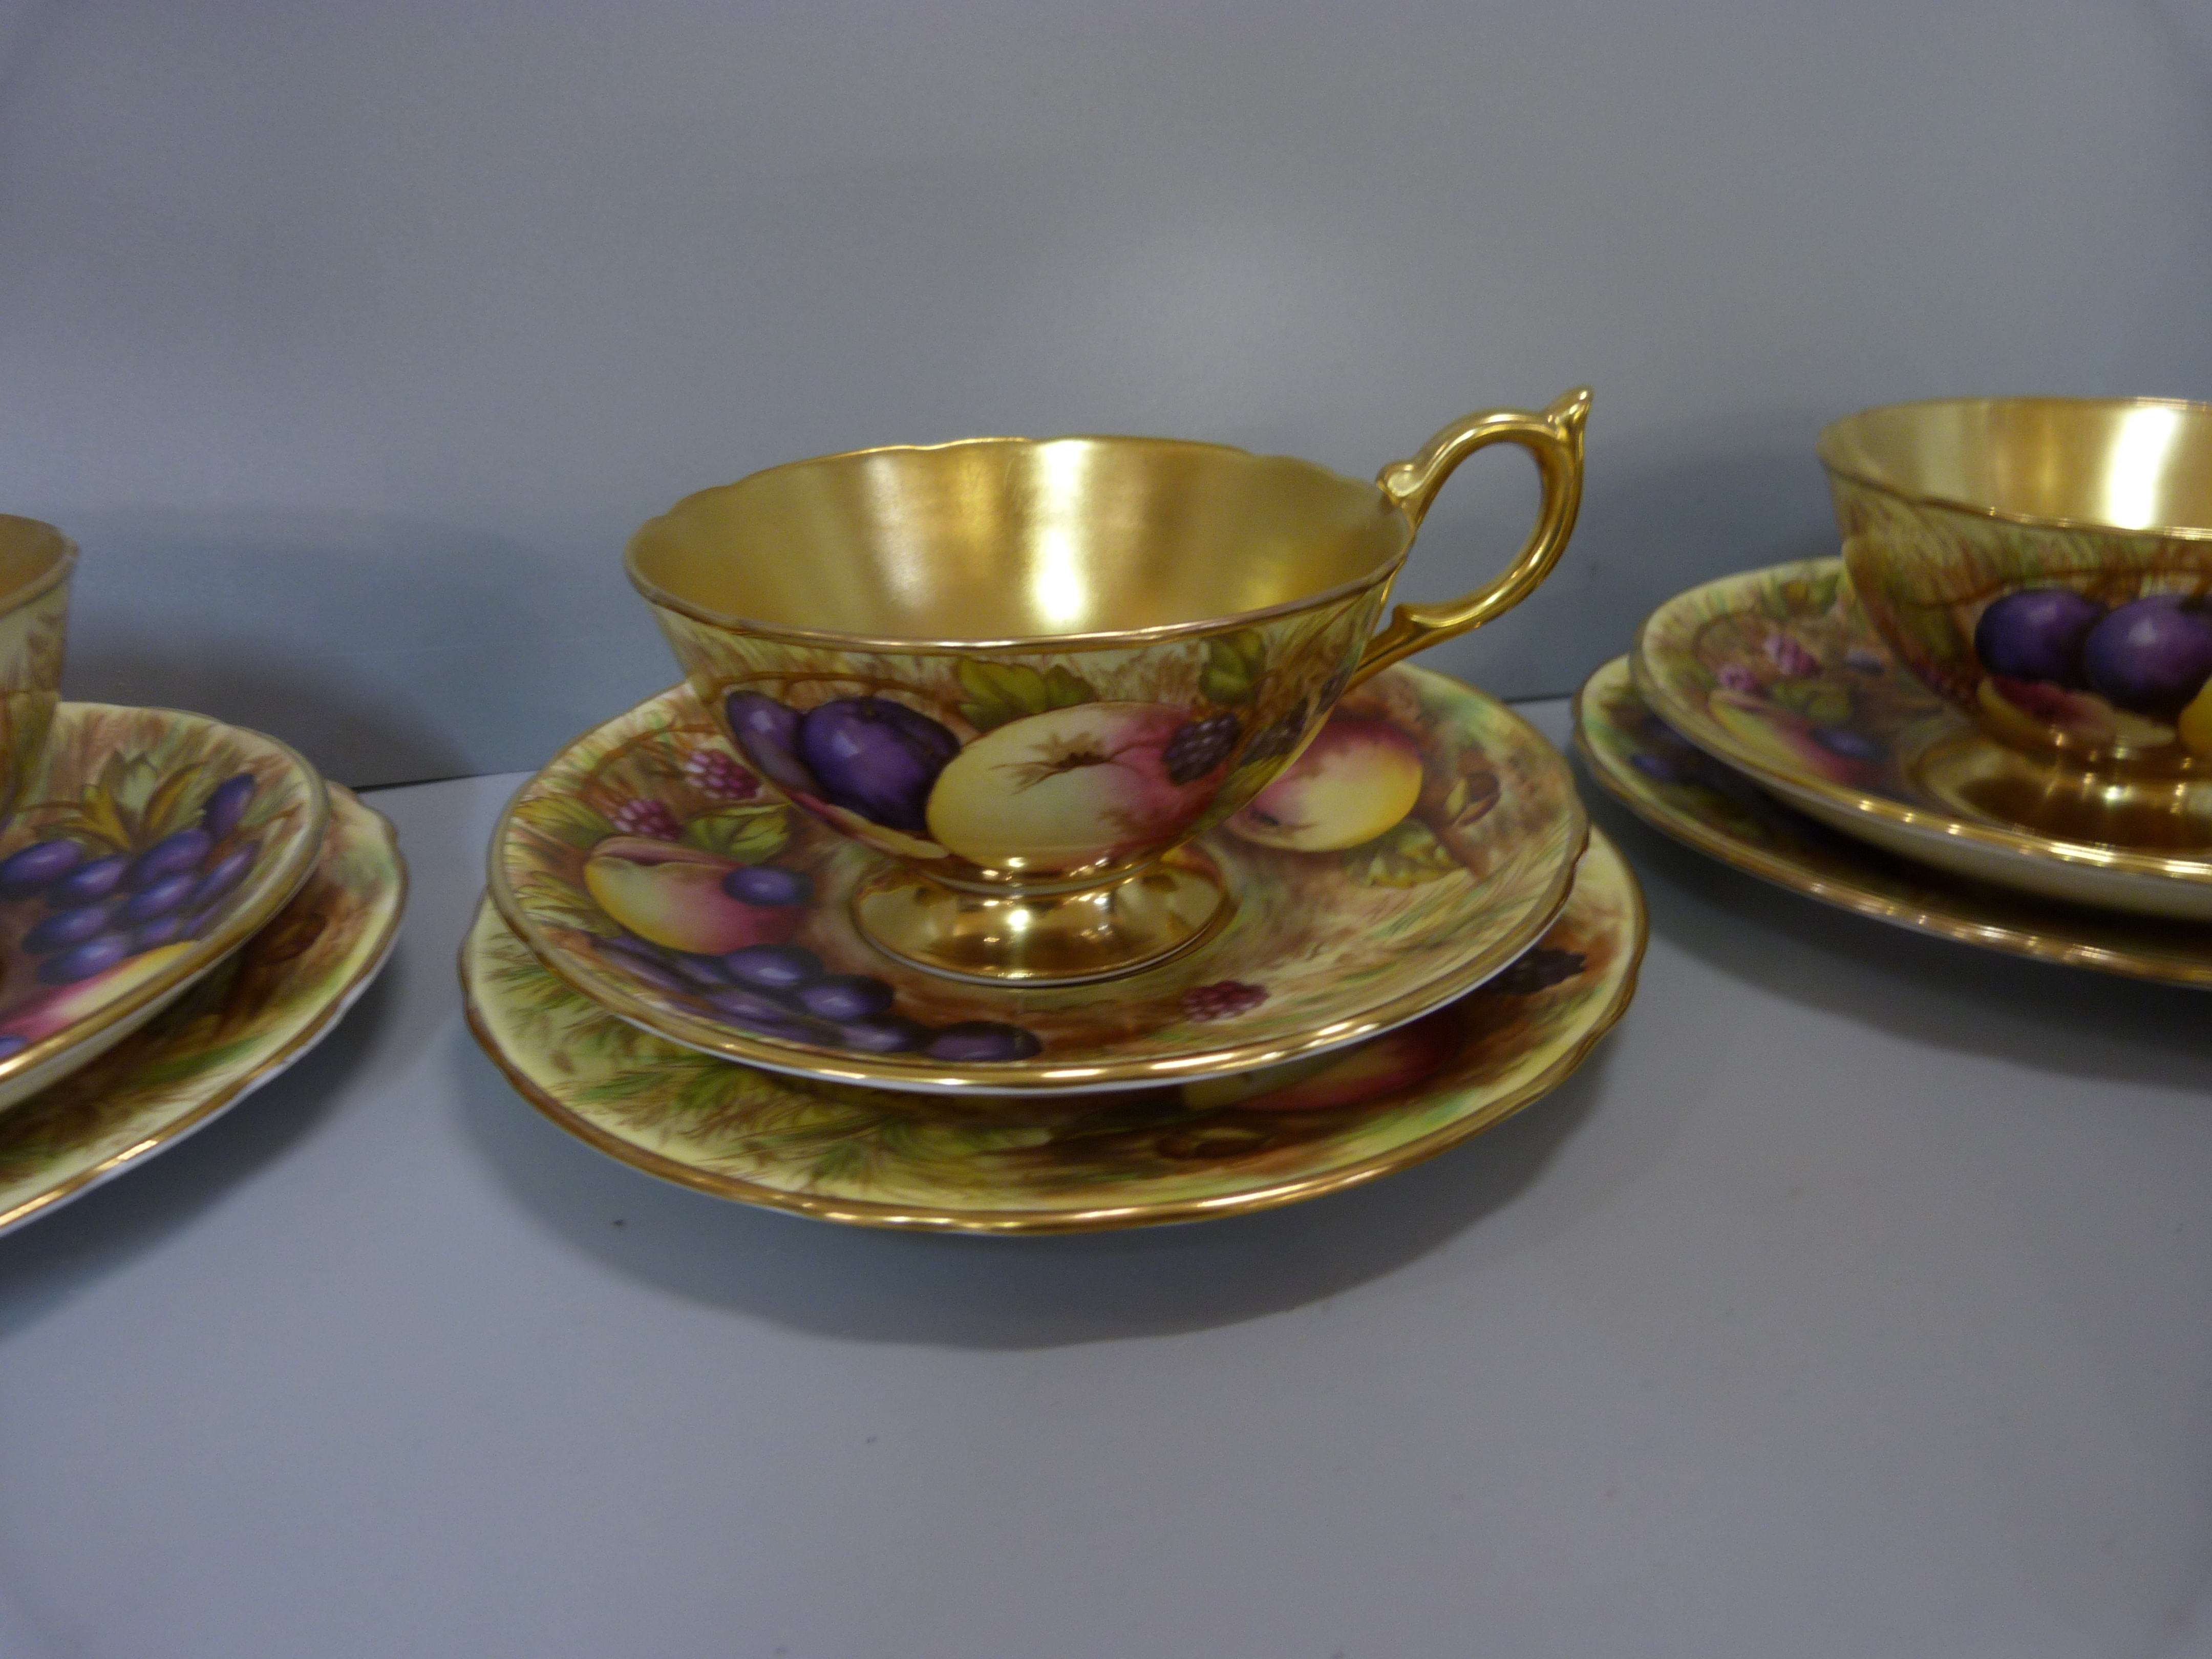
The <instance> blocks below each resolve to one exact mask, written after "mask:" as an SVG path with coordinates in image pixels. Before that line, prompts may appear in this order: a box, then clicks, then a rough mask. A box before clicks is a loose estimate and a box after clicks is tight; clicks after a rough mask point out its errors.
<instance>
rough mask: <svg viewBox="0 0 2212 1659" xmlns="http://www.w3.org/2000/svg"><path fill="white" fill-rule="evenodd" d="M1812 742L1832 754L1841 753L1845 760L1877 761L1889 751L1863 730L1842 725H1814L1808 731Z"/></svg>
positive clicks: (1878, 740)
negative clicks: (1859, 730) (1853, 729)
mask: <svg viewBox="0 0 2212 1659" xmlns="http://www.w3.org/2000/svg"><path fill="white" fill-rule="evenodd" d="M1810 735H1811V737H1812V739H1813V741H1814V742H1815V743H1817V744H1820V747H1821V748H1823V749H1825V750H1827V751H1828V752H1829V753H1830V754H1832V755H1841V756H1842V757H1844V759H1845V760H1860V761H1878V760H1880V759H1881V757H1883V756H1884V755H1886V754H1887V753H1888V752H1889V751H1888V750H1887V749H1886V748H1885V747H1883V745H1882V744H1881V740H1880V739H1879V738H1870V737H1869V736H1867V734H1866V733H1865V732H1854V731H1852V730H1851V729H1850V727H1848V726H1814V728H1813V730H1812V732H1811V733H1810Z"/></svg>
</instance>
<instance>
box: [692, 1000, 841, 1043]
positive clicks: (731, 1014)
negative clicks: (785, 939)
mask: <svg viewBox="0 0 2212 1659" xmlns="http://www.w3.org/2000/svg"><path fill="white" fill-rule="evenodd" d="M706 1003H707V1006H708V1007H710V1008H712V1009H713V1010H714V1012H715V1013H716V1014H718V1015H720V1017H721V1018H723V1019H725V1020H727V1021H728V1022H729V1023H730V1024H732V1025H736V1026H739V1027H741V1028H743V1029H744V1030H748V1031H752V1032H756V1033H757V1034H758V1035H760V1036H771V1037H778V1038H781V1039H782V1040H783V1041H785V1042H812V1043H819V1042H822V1041H823V1035H824V1034H823V1030H822V1028H821V1027H820V1026H819V1025H817V1024H815V1023H814V1022H813V1021H812V1020H811V1019H805V1018H800V1017H799V1015H797V1014H794V1013H793V1012H791V1010H790V1009H789V1008H788V1007H787V1006H785V1005H784V1004H783V1003H781V1002H780V1001H778V1000H776V999H775V998H774V997H771V996H764V995H763V994H761V993H760V992H758V991H745V990H732V991H717V992H716V993H714V995H712V996H710V997H708V998H707V999H706Z"/></svg>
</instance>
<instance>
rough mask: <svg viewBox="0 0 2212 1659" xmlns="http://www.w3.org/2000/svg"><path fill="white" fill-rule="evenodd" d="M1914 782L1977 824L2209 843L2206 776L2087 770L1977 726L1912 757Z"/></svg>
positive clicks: (2147, 846)
mask: <svg viewBox="0 0 2212 1659" xmlns="http://www.w3.org/2000/svg"><path fill="white" fill-rule="evenodd" d="M1909 769H1910V771H1911V774H1912V775H1913V776H1914V778H1915V779H1916V780H1917V781H1918V782H1919V784H1920V786H1921V787H1923V788H1924V789H1925V790H1927V792H1928V793H1929V794H1930V795H1932V796H1934V797H1935V798H1936V799H1937V800H1938V801H1941V802H1942V804H1943V805H1946V806H1948V807H1950V808H1951V809H1952V810H1953V811H1957V812H1960V813H1961V814H1963V815H1965V816H1966V817H1972V818H1978V819H1980V820H1981V821H1983V822H1984V823H1996V824H2002V825H2005V826H2007V827H2008V828H2015V829H2027V830H2029V831H2031V832H2032V833H2033V834H2035V835H2038V836H2053V837H2056V838H2057V839H2058V840H2061V841H2078V842H2103V843H2105V844H2106V845H2108V846H2113V847H2124V848H2134V849H2137V850H2141V851H2147V852H2159V853H2202V852H2203V851H2204V850H2205V849H2206V848H2212V779H2208V778H2205V777H2203V776H2191V777H2166V778H2161V777H2146V776H2140V775H2134V774H2119V773H2112V772H2093V771H2087V770H2084V769H2081V768H2079V767H2069V766H2065V765H2060V764H2054V763H2048V762H2045V761H2042V760H2039V759H2038V758H2036V757H2031V756H2028V755H2024V754H2021V753H2020V752H2018V751H2016V750H2012V749H2009V748H2008V747H2006V746H2005V745H2004V744H2001V743H1999V742H1997V741H1996V740H1995V739H1993V738H1989V737H1986V736H1984V735H1983V734H1981V733H1980V732H1973V733H1971V734H1968V733H1960V734H1956V735H1954V736H1952V737H1949V738H1942V739H1939V740H1937V741H1936V743H1934V744H1930V745H1929V747H1928V748H1927V749H1925V750H1923V751H1922V752H1921V753H1920V754H1919V755H1917V756H1916V757H1913V760H1912V763H1911V766H1910V768H1909Z"/></svg>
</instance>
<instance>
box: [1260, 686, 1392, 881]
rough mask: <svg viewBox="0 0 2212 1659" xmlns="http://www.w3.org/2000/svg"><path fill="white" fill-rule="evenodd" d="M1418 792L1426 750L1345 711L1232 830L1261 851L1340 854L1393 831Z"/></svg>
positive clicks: (1387, 728) (1382, 723) (1383, 726)
mask: <svg viewBox="0 0 2212 1659" xmlns="http://www.w3.org/2000/svg"><path fill="white" fill-rule="evenodd" d="M1420 793H1421V751H1420V748H1419V744H1416V743H1415V742H1414V741H1413V738H1411V737H1410V736H1408V735H1407V733H1406V732H1401V730H1399V729H1398V727H1396V726H1393V725H1391V724H1390V723H1389V721H1388V720H1371V719H1366V718H1363V717H1360V716H1356V715H1341V714H1340V715H1336V716H1334V717H1333V718H1331V719H1330V720H1328V723H1327V724H1326V725H1324V726H1322V728H1321V730H1320V731H1319V732H1316V733H1315V735H1314V738H1313V740H1312V741H1311V742H1310V743H1309V744H1307V745H1306V747H1305V751H1304V753H1303V754H1301V755H1300V756H1299V757H1297V760H1296V761H1294V762H1292V763H1291V765H1290V766H1289V768H1288V769H1285V771H1284V772H1283V774H1282V775H1280V776H1279V777H1278V778H1277V779H1276V780H1275V781H1273V783H1271V784H1269V785H1268V786H1267V787H1266V788H1265V789H1262V790H1261V792H1260V793H1259V794H1257V795H1256V796H1255V797H1254V798H1253V799H1252V800H1251V802H1250V804H1249V805H1247V806H1246V807H1245V808H1244V810H1243V811H1241V812H1239V813H1237V815H1236V816H1235V817H1232V818H1231V819H1230V820H1229V828H1230V829H1231V831H1233V832H1234V833H1235V834H1237V835H1238V836H1242V837H1243V839H1245V840H1246V841H1249V842H1258V843H1259V844H1260V845H1261V846H1263V847H1280V848H1286V849H1288V850H1290V851H1291V852H1297V853H1328V852H1336V851H1340V850H1341V849H1343V848H1351V847H1358V846H1360V845H1362V844H1363V843H1364V842H1370V841H1373V840H1374V839H1375V838H1376V836H1380V835H1383V833H1385V832H1386V831H1388V830H1389V829H1392V828H1393V827H1394V826H1395V825H1396V824H1397V823H1399V821H1400V820H1401V819H1402V818H1404V817H1405V816H1406V815H1407V813H1408V812H1410V811H1413V805H1414V803H1415V802H1416V801H1418V800H1419V799H1420Z"/></svg>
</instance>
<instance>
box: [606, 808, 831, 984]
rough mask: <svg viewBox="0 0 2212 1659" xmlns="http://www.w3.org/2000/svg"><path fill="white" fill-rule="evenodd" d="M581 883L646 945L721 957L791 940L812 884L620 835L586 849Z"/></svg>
mask: <svg viewBox="0 0 2212 1659" xmlns="http://www.w3.org/2000/svg"><path fill="white" fill-rule="evenodd" d="M777 878H782V879H781V880H778V879H777ZM584 886H585V888H586V890H587V891H588V892H589V893H590V894H591V896H592V897H593V898H594V899H596V900H597V901H598V902H599V908H601V909H602V910H605V912H606V913H607V915H610V916H611V917H613V918H614V919H615V921H618V922H620V923H621V924H622V925H623V927H625V928H627V929H628V930H629V932H630V933H635V934H636V935H637V936H638V937H639V938H640V939H644V940H645V941H646V942H647V944H651V945H663V946H665V947H666V948H667V949H669V950H671V951H686V952H690V953H694V954H705V955H708V956H720V955H722V954H723V953H725V952H726V951H737V950H741V949H743V948H744V946H746V945H775V944H780V943H781V942H782V941H783V940H785V939H789V938H790V937H791V936H792V934H793V933H794V932H796V931H797V929H798V927H799V918H800V916H801V915H803V914H804V912H803V910H802V909H801V908H800V907H801V906H803V905H804V904H805V902H806V899H807V897H808V896H809V895H810V894H811V891H812V886H813V884H811V882H809V881H807V880H806V878H805V877H803V876H796V875H793V873H792V872H789V871H776V872H774V874H772V875H771V874H768V873H766V872H765V871H764V870H763V869H760V868H757V867H756V866H748V865H744V864H740V863H739V862H738V860H735V859H730V858H724V857H722V856H720V854H714V853H709V852H704V851H702V850H701V849H699V848H694V847H685V846H683V845H681V844H679V843H678V842H672V841H659V840H654V839H650V838H648V837H646V836H615V837H612V838H611V839H609V840H606V841H603V842H600V843H599V845H598V846H596V847H594V848H592V856H591V857H590V858H589V859H587V860H585V863H584Z"/></svg>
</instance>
